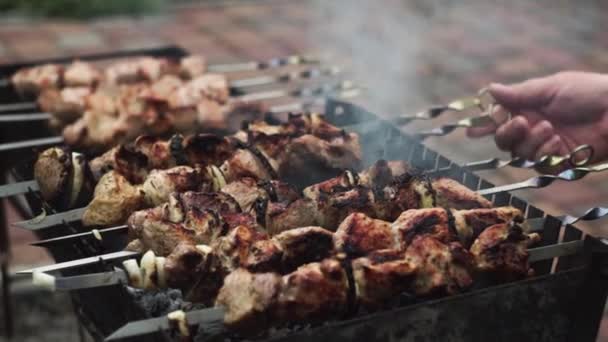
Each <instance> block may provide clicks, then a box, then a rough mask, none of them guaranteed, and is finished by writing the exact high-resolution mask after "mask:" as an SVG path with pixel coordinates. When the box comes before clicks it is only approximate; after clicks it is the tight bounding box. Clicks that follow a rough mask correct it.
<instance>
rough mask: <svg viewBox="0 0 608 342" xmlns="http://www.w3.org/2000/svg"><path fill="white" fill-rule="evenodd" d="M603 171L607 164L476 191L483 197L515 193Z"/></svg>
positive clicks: (607, 167)
mask: <svg viewBox="0 0 608 342" xmlns="http://www.w3.org/2000/svg"><path fill="white" fill-rule="evenodd" d="M605 170H608V163H604V164H599V165H596V166H592V167H577V168H573V169H569V170H566V171H563V172H561V173H559V174H557V175H540V176H536V177H532V178H530V179H528V180H525V181H523V182H518V183H514V184H507V185H502V186H497V187H494V188H489V189H482V190H478V191H477V193H478V194H480V195H484V196H485V195H492V194H496V193H501V192H507V191H515V190H521V189H528V188H535V189H538V188H544V187H547V186H549V185H551V184H552V183H553V182H555V181H556V180H563V181H567V182H573V181H577V180H580V179H583V178H584V177H585V176H587V175H588V174H589V173H595V172H602V171H605Z"/></svg>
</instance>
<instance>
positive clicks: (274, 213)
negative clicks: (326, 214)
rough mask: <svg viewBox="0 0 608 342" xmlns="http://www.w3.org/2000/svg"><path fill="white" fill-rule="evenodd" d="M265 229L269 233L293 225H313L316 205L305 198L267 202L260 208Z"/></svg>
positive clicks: (315, 218)
mask: <svg viewBox="0 0 608 342" xmlns="http://www.w3.org/2000/svg"><path fill="white" fill-rule="evenodd" d="M261 210H262V211H264V212H265V214H264V215H263V216H262V217H263V218H264V219H263V220H264V222H261V224H263V225H264V226H265V227H266V230H267V231H268V233H269V234H271V235H276V234H279V233H280V232H283V231H286V230H288V229H292V228H294V227H307V226H315V225H318V224H317V205H316V203H315V202H313V201H311V200H310V199H307V198H301V199H298V200H295V201H294V202H292V203H289V204H286V203H273V202H267V206H266V207H265V208H262V209H261Z"/></svg>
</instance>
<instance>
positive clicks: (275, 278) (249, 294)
mask: <svg viewBox="0 0 608 342" xmlns="http://www.w3.org/2000/svg"><path fill="white" fill-rule="evenodd" d="M281 284H282V279H281V276H280V275H278V274H275V273H258V274H254V273H251V272H249V271H247V270H245V269H242V268H240V269H237V270H236V271H234V272H232V273H230V274H229V275H228V276H227V277H226V278H225V279H224V285H223V286H222V288H221V289H220V291H219V294H218V296H217V300H216V302H215V305H218V306H222V307H225V308H226V309H227V310H226V315H225V316H224V324H226V326H227V327H228V328H230V329H232V330H234V331H238V332H240V333H242V334H245V335H247V334H255V333H257V332H259V331H261V330H262V329H264V328H265V327H267V326H269V325H271V324H273V322H274V317H275V314H274V312H273V308H274V305H275V303H276V301H277V296H278V295H279V291H281Z"/></svg>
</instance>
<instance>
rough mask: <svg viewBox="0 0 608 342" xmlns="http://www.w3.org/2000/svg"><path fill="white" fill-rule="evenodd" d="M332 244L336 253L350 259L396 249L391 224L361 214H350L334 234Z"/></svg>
mask: <svg viewBox="0 0 608 342" xmlns="http://www.w3.org/2000/svg"><path fill="white" fill-rule="evenodd" d="M334 244H335V248H336V250H337V251H338V252H343V253H346V254H347V255H348V256H350V257H357V256H362V255H367V254H368V253H371V252H373V251H376V250H380V249H387V248H395V247H396V241H395V236H394V233H393V231H392V230H391V224H390V223H389V222H386V221H382V220H376V219H372V218H371V217H369V216H367V215H365V214H362V213H352V214H350V215H349V216H347V217H346V218H345V219H344V221H342V223H341V224H340V225H339V226H338V229H337V230H336V233H335V234H334Z"/></svg>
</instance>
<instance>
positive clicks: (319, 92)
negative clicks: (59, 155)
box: [0, 81, 360, 194]
mask: <svg viewBox="0 0 608 342" xmlns="http://www.w3.org/2000/svg"><path fill="white" fill-rule="evenodd" d="M359 92H360V89H359V88H358V87H357V86H355V85H354V84H353V83H352V82H350V81H340V82H338V83H335V84H324V85H321V86H318V87H312V88H310V87H300V88H296V89H281V90H269V91H264V92H259V93H252V94H247V95H243V96H239V97H235V98H232V101H231V102H237V103H238V102H240V101H243V102H249V101H250V102H255V101H263V100H273V99H280V98H282V97H287V98H288V97H300V98H313V97H320V96H326V95H332V96H336V97H343V98H349V97H354V96H357V95H358V94H359ZM300 102H301V103H290V104H287V105H279V106H276V108H275V107H271V108H269V112H271V113H282V112H284V111H285V109H287V110H292V108H300V107H301V108H307V107H310V106H314V105H316V104H318V103H319V102H318V100H317V99H314V100H313V99H308V100H307V101H300ZM61 143H63V137H61V136H55V137H47V138H38V139H31V140H24V141H18V142H10V143H5V144H0V152H4V151H10V150H18V149H24V148H31V147H38V146H46V145H57V144H61ZM0 194H2V191H0Z"/></svg>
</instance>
